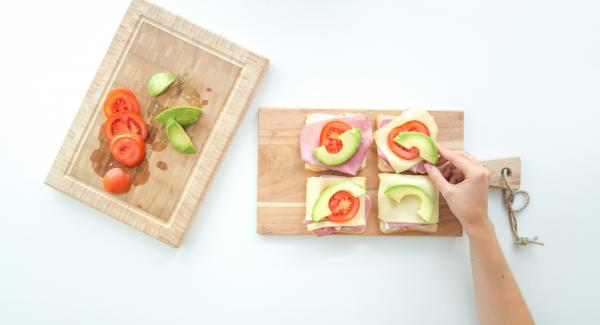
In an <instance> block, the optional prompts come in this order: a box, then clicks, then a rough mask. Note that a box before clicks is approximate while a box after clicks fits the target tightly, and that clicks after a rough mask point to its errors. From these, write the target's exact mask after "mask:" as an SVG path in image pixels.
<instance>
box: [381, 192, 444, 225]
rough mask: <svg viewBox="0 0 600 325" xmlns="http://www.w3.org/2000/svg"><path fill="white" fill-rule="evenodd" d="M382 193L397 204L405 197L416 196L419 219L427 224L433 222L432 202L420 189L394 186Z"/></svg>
mask: <svg viewBox="0 0 600 325" xmlns="http://www.w3.org/2000/svg"><path fill="white" fill-rule="evenodd" d="M384 193H385V195H386V196H387V197H389V198H391V199H392V200H394V201H396V202H398V203H400V201H402V199H403V198H404V197H405V196H408V195H414V196H416V197H417V198H418V199H419V201H420V208H419V211H417V214H418V215H419V217H421V218H422V219H423V220H425V221H426V222H428V223H431V221H432V220H433V201H432V200H431V197H430V196H429V195H428V194H427V193H425V191H423V189H421V188H420V187H417V186H414V185H395V186H392V187H390V188H388V189H387V190H385V192H384Z"/></svg>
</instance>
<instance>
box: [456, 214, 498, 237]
mask: <svg viewBox="0 0 600 325" xmlns="http://www.w3.org/2000/svg"><path fill="white" fill-rule="evenodd" d="M464 228H465V232H466V233H467V235H468V236H469V238H470V239H471V240H473V239H480V238H491V237H493V236H494V235H495V230H494V225H493V224H492V223H491V222H490V219H489V218H488V217H487V216H483V217H480V218H477V221H476V222H470V223H468V224H465V225H464Z"/></svg>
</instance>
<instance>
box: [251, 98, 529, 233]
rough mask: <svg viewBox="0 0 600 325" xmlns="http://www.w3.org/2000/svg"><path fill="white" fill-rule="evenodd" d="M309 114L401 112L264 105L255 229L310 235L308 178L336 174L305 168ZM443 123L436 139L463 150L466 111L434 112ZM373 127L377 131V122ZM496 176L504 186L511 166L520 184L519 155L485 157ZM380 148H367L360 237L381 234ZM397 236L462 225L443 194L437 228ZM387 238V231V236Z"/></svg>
mask: <svg viewBox="0 0 600 325" xmlns="http://www.w3.org/2000/svg"><path fill="white" fill-rule="evenodd" d="M309 113H329V114H340V113H364V114H367V115H369V116H370V117H371V119H372V121H375V117H376V115H377V114H382V113H385V114H392V115H397V114H400V111H399V110H395V111H394V110H374V109H368V110H357V109H343V110H342V109H337V110H336V109H273V108H260V109H259V113H258V114H259V116H258V220H257V232H258V233H259V234H268V235H310V233H309V232H308V231H307V230H306V226H305V225H303V224H302V220H303V219H304V215H305V209H306V204H305V202H306V179H307V178H308V177H311V176H318V175H325V174H333V175H343V174H340V173H336V172H330V171H328V172H320V173H315V172H311V171H308V170H306V169H305V168H304V162H303V161H302V158H301V157H300V129H301V128H302V126H303V125H304V122H305V118H306V115H307V114H309ZM430 113H431V114H432V115H433V117H434V118H435V121H436V123H437V124H438V127H439V135H438V141H439V142H440V144H441V145H442V146H444V147H445V148H448V149H453V150H456V149H463V138H464V135H463V133H464V128H463V126H464V125H463V122H464V119H463V112H462V111H430ZM373 130H376V128H375V123H374V122H373ZM482 163H483V164H484V165H485V166H486V168H488V169H489V170H490V172H491V174H492V177H491V182H490V185H491V186H495V187H503V186H504V184H503V183H502V180H501V174H500V172H501V170H502V168H504V167H507V168H510V170H511V173H512V174H511V177H510V183H511V186H514V187H517V188H518V187H519V185H520V173H521V162H520V159H519V158H518V157H512V158H505V159H495V160H487V161H482ZM379 173H380V171H379V170H378V168H377V148H376V146H375V143H373V144H372V145H371V147H369V151H368V154H367V167H366V169H363V170H361V171H360V172H359V174H358V175H359V176H365V177H366V178H367V193H368V194H369V195H370V197H371V199H372V202H373V204H372V208H371V211H370V213H369V216H368V218H367V230H366V232H365V233H363V234H362V235H383V234H382V233H381V232H380V231H379V221H378V219H377V189H378V186H379V179H378V176H377V175H378V174H379ZM393 235H420V236H432V235H433V236H462V227H461V225H460V223H459V222H458V220H457V219H456V217H455V216H454V215H453V214H452V212H451V211H450V209H449V208H448V204H447V203H446V200H444V198H443V197H440V218H439V224H438V230H437V232H435V233H433V234H423V233H421V232H403V233H396V234H393ZM388 236H389V235H388Z"/></svg>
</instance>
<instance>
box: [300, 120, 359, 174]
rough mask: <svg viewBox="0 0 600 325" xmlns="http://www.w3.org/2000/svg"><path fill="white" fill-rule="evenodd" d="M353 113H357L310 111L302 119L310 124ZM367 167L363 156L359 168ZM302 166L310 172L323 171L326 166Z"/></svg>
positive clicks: (306, 164) (305, 164)
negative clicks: (304, 118)
mask: <svg viewBox="0 0 600 325" xmlns="http://www.w3.org/2000/svg"><path fill="white" fill-rule="evenodd" d="M353 115H358V114H355V113H341V114H324V113H311V114H308V115H306V120H305V121H304V124H305V125H306V124H311V123H315V122H319V121H323V120H328V119H331V118H335V117H345V116H353ZM366 167H367V157H365V159H364V160H363V162H362V164H361V165H360V169H364V168H366ZM304 168H306V169H307V170H310V171H311V172H324V171H326V170H329V169H327V167H321V166H314V165H311V164H308V163H304Z"/></svg>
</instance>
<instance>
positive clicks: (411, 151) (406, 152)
mask: <svg viewBox="0 0 600 325" xmlns="http://www.w3.org/2000/svg"><path fill="white" fill-rule="evenodd" d="M400 132H421V133H423V134H425V135H427V136H430V135H429V129H428V128H427V126H426V125H425V124H423V123H421V122H419V121H416V120H414V121H408V122H406V123H404V124H402V125H400V126H397V127H395V128H393V129H392V131H391V132H390V134H388V147H390V150H392V152H393V153H394V154H395V155H396V156H398V157H400V158H402V159H406V160H411V159H415V158H417V157H419V149H417V148H404V147H403V146H401V145H399V144H397V143H396V142H394V138H395V137H396V136H397V135H398V133H400Z"/></svg>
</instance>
